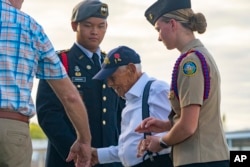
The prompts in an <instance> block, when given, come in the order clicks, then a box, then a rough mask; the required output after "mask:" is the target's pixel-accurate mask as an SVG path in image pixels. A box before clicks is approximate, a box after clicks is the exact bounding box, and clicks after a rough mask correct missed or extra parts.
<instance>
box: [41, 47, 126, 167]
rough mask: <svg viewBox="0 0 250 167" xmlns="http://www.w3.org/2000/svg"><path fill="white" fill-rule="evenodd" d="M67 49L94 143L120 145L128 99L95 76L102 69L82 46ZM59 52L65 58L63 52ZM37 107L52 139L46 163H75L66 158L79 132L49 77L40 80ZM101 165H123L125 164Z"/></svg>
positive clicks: (50, 165)
mask: <svg viewBox="0 0 250 167" xmlns="http://www.w3.org/2000/svg"><path fill="white" fill-rule="evenodd" d="M64 52H65V53H66V55H67V64H68V75H69V77H70V78H71V81H72V82H73V83H74V85H75V86H76V88H77V89H78V91H79V93H80V94H81V96H82V98H83V101H84V103H85V105H86V108H87V111H88V117H89V124H90V130H91V135H92V142H91V144H92V147H96V148H99V147H107V146H110V145H117V143H118V137H119V134H120V121H121V120H120V119H121V111H122V108H123V107H124V105H125V104H124V103H125V101H124V100H122V99H121V98H119V97H118V96H117V94H116V93H115V92H114V91H113V90H112V89H111V88H108V86H107V84H106V82H105V81H98V80H92V77H93V76H94V75H95V74H96V73H97V71H98V70H96V69H95V68H94V66H93V63H92V62H91V60H90V59H89V58H88V57H87V56H86V55H85V54H84V53H83V52H82V51H81V50H80V48H79V47H78V46H76V45H75V44H74V45H73V46H72V48H71V49H70V50H67V51H64ZM58 54H59V56H60V58H61V54H62V52H60V53H58ZM102 56H104V54H102ZM102 60H103V58H102ZM36 108H37V117H38V122H39V124H40V126H41V128H42V129H43V131H44V132H45V134H46V135H47V137H48V139H49V143H48V149H47V157H46V167H57V166H58V167H59V166H60V167H71V166H74V165H73V163H66V162H65V159H66V157H67V155H68V153H69V149H70V146H71V145H72V144H73V142H74V141H75V139H76V134H75V131H74V128H73V126H72V124H71V122H70V121H69V119H68V117H67V115H66V113H65V110H64V108H63V105H62V104H61V102H60V101H59V99H58V98H57V97H56V95H55V94H54V92H53V91H52V89H51V88H50V86H49V85H48V83H47V81H46V80H40V81H39V86H38V90H37V98H36ZM97 166H98V167H99V166H102V167H120V166H121V164H120V163H113V164H106V165H97Z"/></svg>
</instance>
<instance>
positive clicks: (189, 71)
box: [183, 61, 197, 76]
mask: <svg viewBox="0 0 250 167" xmlns="http://www.w3.org/2000/svg"><path fill="white" fill-rule="evenodd" d="M196 71H197V66H196V64H195V63H194V62H193V61H188V62H186V63H185V64H184V65H183V73H184V74H185V75H187V76H192V75H194V74H195V73H196Z"/></svg>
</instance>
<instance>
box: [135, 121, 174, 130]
mask: <svg viewBox="0 0 250 167" xmlns="http://www.w3.org/2000/svg"><path fill="white" fill-rule="evenodd" d="M168 124H169V122H168V121H163V120H159V119H156V118H153V117H148V118H145V119H144V120H143V121H142V122H141V124H140V125H139V126H137V127H136V129H135V131H136V132H138V133H145V132H155V133H159V132H165V131H167V130H168V127H169V126H168Z"/></svg>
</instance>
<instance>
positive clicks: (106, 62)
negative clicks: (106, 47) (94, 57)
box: [103, 56, 110, 64]
mask: <svg viewBox="0 0 250 167" xmlns="http://www.w3.org/2000/svg"><path fill="white" fill-rule="evenodd" d="M103 63H104V64H110V61H109V58H108V56H106V57H105V58H104V60H103Z"/></svg>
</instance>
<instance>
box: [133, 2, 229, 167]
mask: <svg viewBox="0 0 250 167" xmlns="http://www.w3.org/2000/svg"><path fill="white" fill-rule="evenodd" d="M145 16H146V18H147V20H148V21H149V22H150V23H151V24H152V25H153V26H154V27H155V29H156V30H157V31H158V33H159V38H158V39H159V41H162V42H163V43H164V45H165V46H166V47H167V49H178V51H179V52H180V54H181V55H180V56H179V58H178V59H177V60H176V63H175V65H174V69H173V74H172V82H171V91H170V94H169V99H170V102H171V106H172V109H173V112H172V114H171V115H170V118H171V119H172V122H171V121H164V122H163V121H160V120H156V119H153V118H147V119H145V120H144V121H143V122H142V124H140V125H139V126H138V127H137V129H136V131H138V132H145V131H154V132H155V131H158V132H162V131H164V130H167V131H168V133H167V134H165V135H164V136H163V137H162V138H158V139H157V138H150V137H149V138H148V139H149V140H150V139H151V140H150V143H149V145H148V146H145V144H143V142H141V143H140V145H139V147H138V148H139V149H138V151H139V152H138V154H139V155H140V156H141V155H142V153H143V152H144V151H145V150H146V149H149V150H151V151H153V152H155V151H159V150H161V149H162V148H161V147H160V145H161V144H163V145H165V146H166V147H168V146H172V148H173V152H172V153H173V163H174V166H178V167H218V166H219V167H229V150H228V147H227V143H226V140H225V134H224V130H223V126H222V121H221V113H220V101H221V95H220V73H219V71H218V67H217V65H216V63H215V61H214V58H213V56H212V55H211V54H210V53H209V51H208V50H207V49H206V47H205V46H204V45H203V44H202V42H201V41H200V40H199V39H197V38H196V37H195V35H194V31H197V32H198V33H200V34H202V33H204V32H205V31H206V27H207V22H206V19H205V16H204V15H203V14H202V13H194V12H193V10H192V9H191V2H190V0H158V1H157V2H155V3H154V4H153V5H152V6H150V7H149V8H148V9H147V10H146V12H145ZM147 142H149V141H147ZM144 143H145V142H144ZM144 147H145V148H144Z"/></svg>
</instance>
